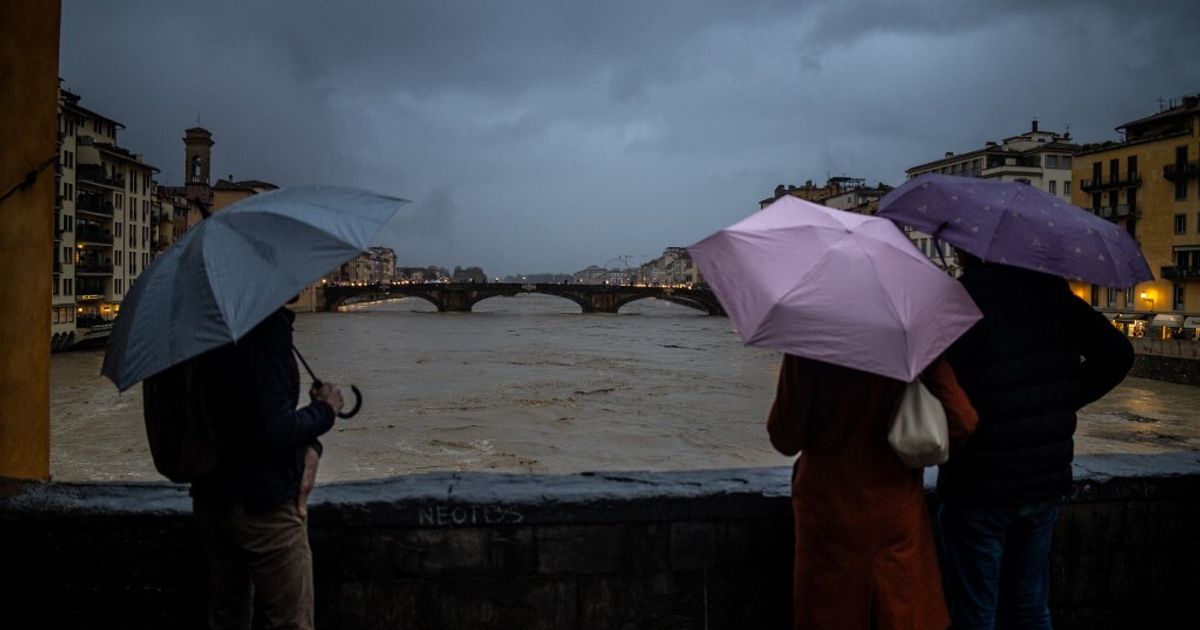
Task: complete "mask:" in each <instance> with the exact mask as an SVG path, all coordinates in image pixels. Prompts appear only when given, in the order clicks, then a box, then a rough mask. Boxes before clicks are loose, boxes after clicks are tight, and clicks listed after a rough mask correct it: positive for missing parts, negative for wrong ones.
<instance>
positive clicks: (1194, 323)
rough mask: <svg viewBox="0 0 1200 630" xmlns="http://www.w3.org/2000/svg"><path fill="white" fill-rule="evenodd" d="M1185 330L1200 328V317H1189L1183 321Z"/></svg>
mask: <svg viewBox="0 0 1200 630" xmlns="http://www.w3.org/2000/svg"><path fill="white" fill-rule="evenodd" d="M1183 327H1184V328H1200V317H1188V318H1186V319H1184V320H1183Z"/></svg>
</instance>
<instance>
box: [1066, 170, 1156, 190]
mask: <svg viewBox="0 0 1200 630" xmlns="http://www.w3.org/2000/svg"><path fill="white" fill-rule="evenodd" d="M1141 185H1142V177H1141V176H1140V175H1138V174H1137V173H1134V174H1132V175H1126V176H1125V179H1111V178H1110V179H1108V180H1104V179H1096V178H1094V177H1092V178H1089V179H1085V180H1083V181H1081V182H1079V189H1080V190H1082V191H1083V192H1088V193H1090V192H1101V191H1104V190H1116V189H1121V188H1137V187H1138V186H1141Z"/></svg>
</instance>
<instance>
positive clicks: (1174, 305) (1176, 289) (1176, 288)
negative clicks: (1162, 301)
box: [1171, 282, 1183, 311]
mask: <svg viewBox="0 0 1200 630" xmlns="http://www.w3.org/2000/svg"><path fill="white" fill-rule="evenodd" d="M1171 294H1172V299H1171V310H1173V311H1182V310H1183V285H1182V284H1179V283H1178V282H1176V283H1174V284H1172V285H1171Z"/></svg>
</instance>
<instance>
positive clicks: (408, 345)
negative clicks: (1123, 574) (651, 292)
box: [51, 295, 1200, 481]
mask: <svg viewBox="0 0 1200 630" xmlns="http://www.w3.org/2000/svg"><path fill="white" fill-rule="evenodd" d="M296 345H297V347H299V348H300V350H301V352H303V353H304V354H305V357H306V358H307V359H308V360H309V362H310V364H311V365H312V367H313V369H314V370H316V371H317V374H318V375H320V376H321V377H322V378H324V379H326V380H329V381H334V382H338V383H347V382H353V383H356V384H357V385H358V386H359V388H360V389H362V391H363V393H364V397H365V399H366V401H365V403H364V405H363V410H362V412H361V413H360V414H359V415H358V416H356V417H355V418H353V419H351V420H340V421H338V423H337V424H336V425H335V426H334V429H333V431H331V432H330V433H329V434H328V435H327V436H326V437H325V438H323V441H324V443H325V446H326V449H325V453H326V454H325V457H324V458H323V460H322V463H321V472H320V477H319V479H320V480H321V481H335V480H346V479H358V478H371V477H385V476H390V475H397V474H404V473H411V472H422V471H429V470H492V471H514V472H550V473H567V472H578V471H584V470H666V469H701V468H729V467H752V466H778V465H785V464H787V463H788V462H789V459H788V458H785V457H783V456H781V455H779V454H777V453H775V452H774V451H773V450H772V449H771V446H770V444H769V443H768V442H767V437H766V431H765V428H764V421H765V417H766V413H767V410H768V408H769V407H770V404H771V398H772V397H773V395H774V389H775V379H776V375H777V369H778V363H779V358H778V355H777V354H776V353H773V352H769V351H764V350H759V349H755V348H747V347H744V346H742V344H741V342H740V341H739V340H738V338H737V336H736V334H734V333H733V332H732V331H731V330H730V328H729V320H728V319H726V318H723V317H709V316H706V315H704V314H702V313H700V312H699V311H694V310H691V309H688V308H686V307H682V306H678V305H674V304H670V303H667V302H662V301H656V300H646V301H640V302H635V303H633V304H630V305H627V306H626V307H624V308H623V309H622V310H621V313H620V314H617V315H583V314H581V313H579V307H578V306H576V305H575V304H573V303H571V302H569V301H567V300H565V299H561V298H554V297H549V296H542V295H521V296H518V297H515V298H493V299H490V300H486V301H484V302H482V303H480V304H478V305H477V306H476V312H475V313H436V312H433V307H432V306H430V305H428V304H427V303H425V302H422V301H420V300H415V299H410V300H401V301H395V302H388V303H382V304H374V305H369V306H361V307H351V308H350V309H348V310H347V311H344V312H341V313H315V314H308V315H301V316H299V317H298V318H297V319H296ZM102 356H103V355H102V352H101V351H91V352H77V353H67V354H58V355H54V357H53V359H52V361H51V414H52V418H53V421H52V422H53V424H52V440H53V442H52V452H51V469H52V472H53V475H54V477H55V478H57V479H60V480H152V479H158V478H159V477H158V475H157V473H156V472H155V471H154V468H153V464H152V463H151V461H150V453H149V449H148V447H147V445H146V439H145V434H144V429H143V427H142V423H141V422H142V421H141V394H140V389H138V388H134V389H131V390H130V391H129V392H127V393H125V394H117V392H116V389H115V388H114V387H113V386H112V385H111V384H110V383H109V382H108V381H107V380H106V379H104V378H103V377H101V376H99V371H100V363H101V360H102ZM305 388H306V389H307V386H305ZM347 393H348V392H347ZM1197 409H1200V388H1197V387H1188V386H1183V385H1174V384H1170V383H1162V382H1158V381H1149V380H1144V379H1133V378H1131V379H1127V380H1126V382H1125V383H1124V384H1122V385H1121V386H1120V387H1119V388H1118V389H1117V390H1115V391H1114V392H1112V393H1111V394H1110V395H1109V396H1108V397H1107V398H1105V399H1104V400H1102V401H1100V402H1098V403H1096V404H1095V405H1092V406H1091V407H1089V408H1087V409H1086V410H1084V412H1083V413H1082V414H1081V417H1080V429H1079V439H1078V441H1077V451H1078V452H1081V453H1108V452H1131V453H1157V452H1167V451H1175V450H1200V421H1197V419H1196V416H1197V413H1196V410H1197Z"/></svg>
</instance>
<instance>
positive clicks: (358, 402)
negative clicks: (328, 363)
mask: <svg viewBox="0 0 1200 630" xmlns="http://www.w3.org/2000/svg"><path fill="white" fill-rule="evenodd" d="M322 385H324V383H322V382H321V380H320V379H314V380H313V387H316V388H317V389H320V388H321V386H322ZM350 391H352V392H354V406H353V407H351V408H350V411H339V412H338V414H337V417H339V418H353V417H354V416H356V415H358V410H359V409H360V408H362V392H361V391H359V389H358V385H351V386H350Z"/></svg>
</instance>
